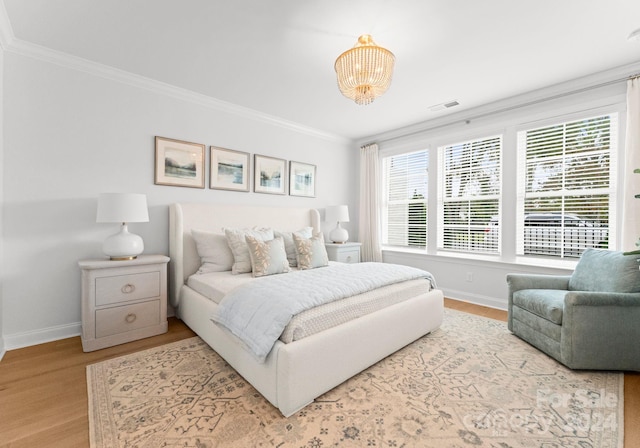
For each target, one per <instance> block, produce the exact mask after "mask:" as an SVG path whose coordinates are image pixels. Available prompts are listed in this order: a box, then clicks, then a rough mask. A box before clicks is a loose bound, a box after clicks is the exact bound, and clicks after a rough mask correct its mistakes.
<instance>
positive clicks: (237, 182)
mask: <svg viewBox="0 0 640 448" xmlns="http://www.w3.org/2000/svg"><path fill="white" fill-rule="evenodd" d="M209 150H210V154H209V155H210V157H209V165H210V167H209V188H215V189H218V190H234V191H249V182H250V180H249V179H251V167H250V164H251V156H250V154H249V153H247V152H241V151H233V150H231V149H225V148H216V147H215V146H211V147H210V148H209Z"/></svg>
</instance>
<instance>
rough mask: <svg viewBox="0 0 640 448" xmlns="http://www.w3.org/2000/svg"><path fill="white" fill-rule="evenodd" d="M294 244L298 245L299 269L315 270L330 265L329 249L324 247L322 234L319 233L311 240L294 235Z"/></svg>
mask: <svg viewBox="0 0 640 448" xmlns="http://www.w3.org/2000/svg"><path fill="white" fill-rule="evenodd" d="M293 242H294V243H295V245H296V257H297V260H298V269H314V268H319V267H322V266H327V265H328V264H329V256H328V255H327V249H326V248H325V247H324V236H323V235H322V233H318V234H317V235H315V236H313V237H311V238H303V237H302V236H300V235H298V234H297V233H294V234H293Z"/></svg>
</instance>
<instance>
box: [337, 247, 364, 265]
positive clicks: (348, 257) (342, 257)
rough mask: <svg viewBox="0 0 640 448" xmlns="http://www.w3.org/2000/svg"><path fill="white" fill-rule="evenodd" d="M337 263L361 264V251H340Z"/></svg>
mask: <svg viewBox="0 0 640 448" xmlns="http://www.w3.org/2000/svg"><path fill="white" fill-rule="evenodd" d="M336 261H339V262H341V263H360V249H356V250H341V251H338V253H337V254H336Z"/></svg>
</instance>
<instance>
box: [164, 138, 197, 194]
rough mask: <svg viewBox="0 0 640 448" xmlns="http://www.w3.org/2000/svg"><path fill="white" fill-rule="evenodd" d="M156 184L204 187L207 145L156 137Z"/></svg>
mask: <svg viewBox="0 0 640 448" xmlns="http://www.w3.org/2000/svg"><path fill="white" fill-rule="evenodd" d="M155 143H156V145H155V146H156V157H155V184H156V185H169V186H174V187H190V188H204V170H205V165H204V152H205V145H203V144H200V143H192V142H186V141H183V140H175V139H172V138H166V137H158V136H156V138H155Z"/></svg>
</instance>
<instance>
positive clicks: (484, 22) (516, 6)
mask: <svg viewBox="0 0 640 448" xmlns="http://www.w3.org/2000/svg"><path fill="white" fill-rule="evenodd" d="M0 1H2V0H0ZM4 4H5V8H6V12H7V15H8V18H9V21H10V24H11V28H12V31H13V36H14V37H15V39H16V40H19V41H24V42H28V43H32V44H37V45H41V46H44V47H47V48H50V49H53V50H57V51H60V52H63V53H68V54H70V55H74V56H77V57H80V58H84V59H87V60H89V61H94V62H97V63H100V64H105V65H108V66H111V67H115V68H118V69H121V70H124V71H127V72H130V73H134V74H137V75H141V76H144V77H147V78H151V79H154V80H157V81H162V82H164V83H168V84H171V85H174V86H177V87H181V88H184V89H187V90H190V91H193V92H197V93H200V94H203V95H207V96H209V97H212V98H216V99H218V100H222V101H225V102H229V103H233V104H235V105H239V106H243V107H246V108H250V109H254V110H256V111H259V112H262V113H264V114H268V115H271V116H274V117H278V118H281V119H284V120H287V121H290V122H294V123H298V124H300V125H303V126H305V127H310V128H313V129H317V130H319V131H322V132H325V133H330V134H334V135H337V136H342V137H346V138H350V139H359V138H363V137H366V136H370V135H374V134H378V133H381V132H384V131H387V130H391V129H395V128H399V127H403V126H407V125H410V124H413V123H417V122H421V121H425V120H430V119H434V118H438V117H441V116H442V115H444V114H446V113H452V112H458V111H461V110H463V109H467V108H471V107H474V106H478V105H481V104H485V103H489V102H493V101H496V100H500V99H503V98H507V97H511V96H514V95H517V94H521V93H524V92H528V91H531V90H535V89H538V88H541V87H545V86H549V85H552V84H556V83H560V82H564V81H568V80H571V79H575V78H578V77H581V76H584V75H589V74H592V73H596V72H600V71H603V70H606V69H610V68H613V67H618V66H622V65H627V64H631V63H636V62H638V61H640V43H638V42H635V43H634V42H629V41H627V36H628V35H629V34H630V33H631V32H632V31H634V30H635V29H637V28H640V1H638V0H607V1H602V0H395V1H391V0H388V1H375V0H369V1H361V0H348V1H347V0H233V1H222V0H183V1H178V0H109V1H104V0H103V1H100V0H55V1H52V0H4ZM363 33H369V34H371V35H372V36H373V38H374V39H375V40H376V42H377V43H378V44H379V45H381V46H384V47H386V48H388V49H389V50H391V51H392V52H393V53H394V54H395V56H396V67H395V72H394V77H393V81H392V85H391V88H390V89H389V90H388V91H387V93H386V94H385V95H384V96H382V97H380V98H378V99H376V100H375V101H374V102H373V104H371V105H368V106H358V105H356V104H355V103H353V102H352V101H350V100H348V99H347V98H345V97H343V96H342V95H341V94H340V92H339V91H338V88H337V86H336V80H335V72H334V69H333V64H334V62H335V59H336V57H337V56H338V55H339V54H340V53H342V52H343V51H345V50H347V49H348V48H350V47H352V46H353V44H355V42H356V40H357V37H358V36H359V35H360V34H363ZM451 100H457V101H459V102H460V106H458V107H455V108H452V109H448V110H446V111H441V112H432V111H430V110H429V107H430V106H433V105H436V104H439V103H444V102H448V101H451Z"/></svg>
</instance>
